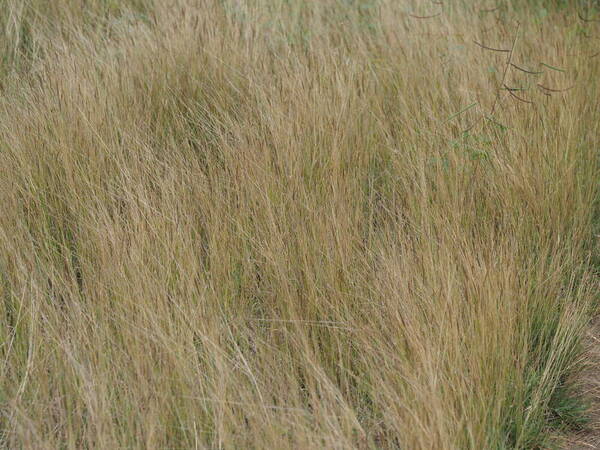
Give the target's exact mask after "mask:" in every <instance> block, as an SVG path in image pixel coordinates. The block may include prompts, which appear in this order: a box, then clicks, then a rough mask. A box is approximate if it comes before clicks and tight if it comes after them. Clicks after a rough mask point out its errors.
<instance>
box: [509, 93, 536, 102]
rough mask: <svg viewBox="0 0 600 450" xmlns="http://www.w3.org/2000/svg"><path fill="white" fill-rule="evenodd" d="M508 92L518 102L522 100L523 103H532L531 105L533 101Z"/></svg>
mask: <svg viewBox="0 0 600 450" xmlns="http://www.w3.org/2000/svg"><path fill="white" fill-rule="evenodd" d="M508 93H509V94H510V95H511V96H513V97H514V98H516V99H517V100H519V101H520V102H523V103H529V104H532V105H533V102H530V101H529V100H525V99H524V98H521V97H519V96H518V95H516V94H513V93H512V92H511V91H508Z"/></svg>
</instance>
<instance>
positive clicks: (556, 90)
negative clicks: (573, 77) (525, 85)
mask: <svg viewBox="0 0 600 450" xmlns="http://www.w3.org/2000/svg"><path fill="white" fill-rule="evenodd" d="M538 86H539V87H541V88H542V89H543V90H545V91H549V92H565V91H568V90H571V89H573V88H574V87H575V85H573V86H571V87H568V88H566V89H551V88H549V87H546V86H542V85H541V84H539V83H538Z"/></svg>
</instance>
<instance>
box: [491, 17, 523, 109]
mask: <svg viewBox="0 0 600 450" xmlns="http://www.w3.org/2000/svg"><path fill="white" fill-rule="evenodd" d="M520 28H521V24H520V23H517V32H516V33H515V38H514V39H513V43H512V46H511V48H510V52H509V54H508V61H506V66H504V73H503V74H502V81H501V82H500V83H501V85H504V83H505V81H506V75H507V74H508V69H509V68H510V65H511V64H512V57H513V54H514V52H515V46H516V45H517V38H518V37H519V29H520ZM509 93H511V94H512V92H510V91H509ZM513 95H514V94H513ZM499 99H500V89H498V92H497V93H496V99H495V100H494V104H493V105H492V110H491V111H490V116H493V115H494V111H496V105H497V104H498V100H499Z"/></svg>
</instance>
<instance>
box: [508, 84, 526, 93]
mask: <svg viewBox="0 0 600 450" xmlns="http://www.w3.org/2000/svg"><path fill="white" fill-rule="evenodd" d="M504 89H506V90H507V91H513V92H514V91H528V90H529V89H527V88H511V87H508V86H507V85H506V84H505V85H504Z"/></svg>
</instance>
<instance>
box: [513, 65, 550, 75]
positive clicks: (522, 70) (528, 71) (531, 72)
mask: <svg viewBox="0 0 600 450" xmlns="http://www.w3.org/2000/svg"><path fill="white" fill-rule="evenodd" d="M510 65H511V66H513V67H514V68H515V69H518V70H520V71H521V72H525V73H528V74H531V75H541V74H543V73H544V72H533V71H531V70H526V69H523V68H522V67H519V66H517V65H516V64H513V63H510Z"/></svg>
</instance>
